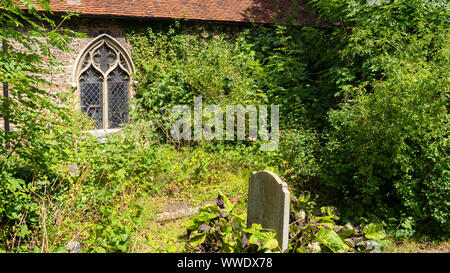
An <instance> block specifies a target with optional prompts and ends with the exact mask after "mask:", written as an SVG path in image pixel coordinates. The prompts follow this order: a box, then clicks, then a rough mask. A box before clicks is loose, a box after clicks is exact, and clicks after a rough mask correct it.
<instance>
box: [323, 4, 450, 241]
mask: <svg viewBox="0 0 450 273" xmlns="http://www.w3.org/2000/svg"><path fill="white" fill-rule="evenodd" d="M316 2H321V1H316ZM334 2H336V1H334ZM322 4H324V5H327V4H326V3H325V2H323V3H322ZM343 6H344V7H345V8H344V10H343V12H344V14H345V16H344V17H343V18H345V19H346V20H345V24H346V27H347V29H345V30H340V31H344V32H345V31H347V35H345V37H346V39H348V40H347V41H346V43H347V44H346V45H345V47H344V49H343V50H342V57H343V58H346V59H347V60H349V61H348V65H347V69H350V71H354V73H355V75H358V74H359V75H363V77H361V76H359V77H355V80H354V81H353V83H352V84H351V85H349V84H348V83H347V84H346V85H343V86H342V87H341V88H342V89H341V92H343V93H345V101H344V103H342V104H341V106H340V108H339V109H335V110H334V111H331V112H330V114H329V122H330V124H331V129H330V130H329V131H328V137H327V138H326V140H327V143H326V148H325V150H324V152H323V155H324V157H323V158H322V159H323V161H322V162H323V165H322V171H323V174H324V175H323V177H322V181H323V184H324V185H325V186H326V187H327V190H332V189H333V190H337V192H339V193H340V194H341V196H344V197H345V205H346V206H347V207H349V208H352V207H354V206H356V204H357V206H358V207H359V206H360V208H361V209H362V210H365V212H364V214H366V213H370V212H372V213H374V214H376V215H377V216H378V217H380V218H382V219H384V220H386V221H387V222H391V223H392V224H396V225H398V224H399V223H400V222H404V221H406V220H408V219H409V220H408V222H409V223H410V225H411V224H412V225H414V223H416V229H420V230H421V231H427V232H439V233H442V232H443V233H444V234H445V233H448V231H449V224H450V222H449V221H448V219H449V205H450V203H449V200H450V198H449V187H450V184H449V182H448V181H450V179H449V178H450V177H449V156H448V130H449V128H448V121H449V115H448V94H449V93H448V86H449V72H448V66H449V58H448V56H449V55H448V52H449V48H450V47H449V46H450V44H449V41H450V39H449V34H448V31H447V30H446V29H447V28H448V18H449V16H448V9H446V5H445V4H443V3H441V4H438V3H434V4H433V3H431V1H420V0H417V1H395V2H381V4H380V5H378V6H376V5H370V4H356V2H355V1H351V2H350V3H348V4H346V5H343ZM363 18H364V20H362V19H363ZM350 60H351V61H350ZM360 212H363V211H360ZM352 213H353V214H358V213H357V212H356V211H354V212H352Z"/></svg>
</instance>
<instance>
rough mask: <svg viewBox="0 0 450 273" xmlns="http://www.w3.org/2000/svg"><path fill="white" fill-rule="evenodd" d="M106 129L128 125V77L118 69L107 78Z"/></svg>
mask: <svg viewBox="0 0 450 273" xmlns="http://www.w3.org/2000/svg"><path fill="white" fill-rule="evenodd" d="M108 123H109V124H108V128H110V129H112V128H118V127H120V125H122V124H127V123H128V77H127V74H126V73H125V72H124V71H122V70H121V69H120V68H119V67H116V69H114V71H112V72H111V74H110V75H109V77H108Z"/></svg>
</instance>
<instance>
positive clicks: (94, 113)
mask: <svg viewBox="0 0 450 273" xmlns="http://www.w3.org/2000/svg"><path fill="white" fill-rule="evenodd" d="M74 71H75V73H74V78H73V83H74V84H75V85H76V87H77V91H78V92H77V94H78V103H79V106H80V110H81V111H82V112H83V113H85V114H87V115H88V116H89V117H90V118H91V119H92V120H93V121H94V126H95V128H96V129H103V130H105V131H108V130H110V129H117V128H120V126H121V125H123V124H127V123H128V122H129V114H128V112H129V101H130V99H131V95H132V84H131V82H132V81H131V75H132V74H133V73H134V66H133V62H132V61H131V58H130V56H129V54H128V52H127V50H126V49H124V48H123V46H122V45H121V44H120V43H119V42H118V41H116V40H115V39H114V38H112V37H111V36H109V35H107V34H102V35H100V36H98V37H97V38H95V39H94V40H93V41H91V42H90V43H89V44H88V45H87V46H86V47H85V48H84V49H83V51H82V52H81V53H80V54H79V55H78V58H77V61H76V67H75V70H74Z"/></svg>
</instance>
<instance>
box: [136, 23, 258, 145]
mask: <svg viewBox="0 0 450 273" xmlns="http://www.w3.org/2000/svg"><path fill="white" fill-rule="evenodd" d="M127 39H128V41H129V42H130V43H131V45H132V46H133V55H132V57H133V61H134V63H135V65H136V70H137V75H136V79H137V81H138V82H139V84H138V86H137V87H136V88H135V92H136V109H135V110H134V114H133V115H132V116H133V117H134V120H143V121H146V122H148V121H151V122H153V124H154V126H155V127H157V128H158V132H159V133H160V134H161V135H162V136H164V137H165V138H167V139H168V138H169V137H170V136H169V131H170V126H171V122H172V120H170V119H169V117H170V113H171V110H172V107H174V106H175V105H180V104H183V105H188V106H190V107H193V105H194V97H196V96H201V97H202V98H203V103H204V104H218V105H220V106H225V105H226V104H243V105H246V104H256V103H258V102H264V101H265V95H264V93H263V92H262V90H261V87H260V86H259V83H258V82H259V79H260V77H261V76H262V74H261V71H262V70H261V67H260V65H259V63H258V62H257V61H256V60H255V58H254V52H253V51H251V50H250V49H249V48H247V47H246V45H245V43H243V42H242V40H239V39H233V38H232V37H227V35H225V34H214V33H209V32H194V33H191V34H189V33H186V32H184V31H182V29H181V27H180V26H179V24H175V25H165V24H160V25H155V26H152V27H147V28H127Z"/></svg>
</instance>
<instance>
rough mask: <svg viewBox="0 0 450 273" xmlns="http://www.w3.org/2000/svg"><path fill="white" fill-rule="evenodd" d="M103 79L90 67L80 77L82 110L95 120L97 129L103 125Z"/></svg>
mask: <svg viewBox="0 0 450 273" xmlns="http://www.w3.org/2000/svg"><path fill="white" fill-rule="evenodd" d="M102 87H103V79H102V76H101V74H100V73H99V72H97V71H95V69H94V68H92V67H90V68H89V69H88V70H86V71H85V72H84V73H83V74H82V75H81V77H80V92H81V94H80V99H81V110H82V111H83V112H84V113H86V114H87V115H88V116H89V117H90V118H91V119H92V120H94V121H95V123H94V126H95V128H97V129H100V128H102V127H103V95H102V93H103V92H102V90H103V88H102Z"/></svg>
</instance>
